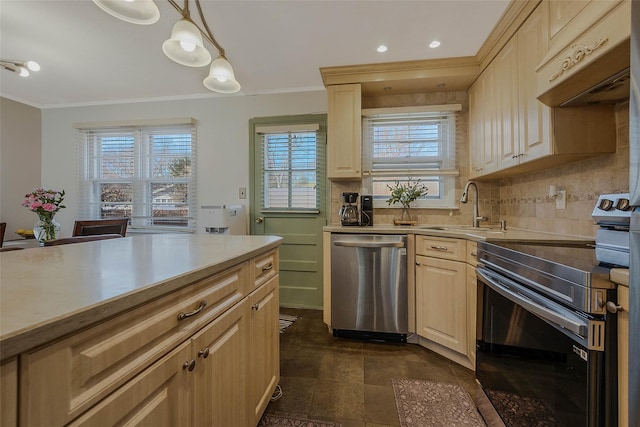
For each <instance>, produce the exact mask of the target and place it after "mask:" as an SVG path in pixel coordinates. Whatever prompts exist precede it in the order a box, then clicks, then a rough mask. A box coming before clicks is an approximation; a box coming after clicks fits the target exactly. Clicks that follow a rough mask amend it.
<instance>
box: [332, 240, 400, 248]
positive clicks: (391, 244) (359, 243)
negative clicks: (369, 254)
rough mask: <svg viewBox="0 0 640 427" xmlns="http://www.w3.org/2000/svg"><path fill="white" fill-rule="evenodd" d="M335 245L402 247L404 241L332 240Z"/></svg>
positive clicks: (350, 246)
mask: <svg viewBox="0 0 640 427" xmlns="http://www.w3.org/2000/svg"><path fill="white" fill-rule="evenodd" d="M333 244H334V245H336V246H346V247H349V248H403V247H404V242H366V241H362V240H334V242H333Z"/></svg>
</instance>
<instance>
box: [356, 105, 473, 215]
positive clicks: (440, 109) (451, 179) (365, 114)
mask: <svg viewBox="0 0 640 427" xmlns="http://www.w3.org/2000/svg"><path fill="white" fill-rule="evenodd" d="M461 111H462V104H439V105H427V106H414V107H392V108H370V109H363V110H362V122H363V125H362V128H363V136H362V139H363V157H362V163H363V164H362V170H363V173H362V177H363V179H362V181H363V190H364V191H363V192H364V193H365V194H369V193H371V194H373V192H372V191H371V190H372V188H373V179H374V177H385V176H386V177H407V178H411V180H412V181H415V180H417V179H422V178H428V177H433V176H438V177H442V178H444V179H443V180H441V181H442V193H443V194H442V196H441V197H439V198H438V199H437V201H436V200H434V199H430V200H429V199H428V198H427V199H420V200H416V201H414V202H413V203H412V204H411V207H412V208H428V209H447V210H450V209H457V208H458V206H457V204H456V200H455V177H457V176H459V175H460V171H459V169H458V168H457V167H456V166H457V164H458V159H457V156H456V157H454V159H453V161H452V167H449V168H445V169H419V168H417V169H416V168H389V169H386V170H377V171H373V170H372V168H373V167H372V166H371V167H370V166H369V165H372V148H371V147H369V145H370V142H371V141H369V140H368V139H367V132H366V130H367V128H368V126H367V121H368V120H370V119H371V118H375V117H388V118H392V117H393V116H398V118H410V117H411V116H418V115H422V114H425V113H427V114H428V113H443V114H447V115H448V116H450V117H451V118H452V120H453V121H454V123H453V125H454V132H453V133H452V134H451V135H450V137H449V138H450V140H449V141H448V144H449V148H450V149H451V151H452V152H453V153H454V154H455V153H456V152H457V150H456V141H457V136H458V133H459V132H460V130H459V127H458V126H457V123H456V121H457V117H458V113H459V112H461ZM427 197H428V196H427ZM373 206H374V208H376V209H379V208H383V209H397V208H399V205H388V204H387V203H386V201H385V200H382V199H376V198H374V200H373Z"/></svg>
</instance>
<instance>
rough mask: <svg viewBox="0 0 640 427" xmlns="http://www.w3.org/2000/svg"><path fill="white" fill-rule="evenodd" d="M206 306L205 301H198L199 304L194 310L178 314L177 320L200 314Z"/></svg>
mask: <svg viewBox="0 0 640 427" xmlns="http://www.w3.org/2000/svg"><path fill="white" fill-rule="evenodd" d="M206 306H207V302H206V301H205V300H202V301H200V304H199V305H198V308H196V309H195V310H193V311H192V312H190V313H184V312H180V313H179V314H178V320H184V319H186V318H187V317H191V316H195V315H196V314H198V313H200V312H201V311H202V309H203V308H205V307H206Z"/></svg>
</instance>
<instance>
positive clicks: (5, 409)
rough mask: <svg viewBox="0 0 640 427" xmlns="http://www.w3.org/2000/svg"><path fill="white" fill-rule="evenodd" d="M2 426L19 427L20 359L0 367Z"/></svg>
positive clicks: (0, 416) (0, 420) (0, 414)
mask: <svg viewBox="0 0 640 427" xmlns="http://www.w3.org/2000/svg"><path fill="white" fill-rule="evenodd" d="M0 392H2V393H0V426H2V427H14V426H17V425H18V359H17V358H15V357H14V358H13V359H11V360H10V361H9V362H6V363H4V364H3V365H2V366H0Z"/></svg>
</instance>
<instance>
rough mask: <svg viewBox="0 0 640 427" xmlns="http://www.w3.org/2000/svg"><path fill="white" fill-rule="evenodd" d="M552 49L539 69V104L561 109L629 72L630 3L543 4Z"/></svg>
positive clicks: (579, 0) (549, 0) (551, 0)
mask: <svg viewBox="0 0 640 427" xmlns="http://www.w3.org/2000/svg"><path fill="white" fill-rule="evenodd" d="M540 8H541V9H542V10H543V11H544V12H543V13H545V14H546V15H547V17H548V22H549V24H548V33H547V35H548V40H549V49H548V50H547V52H546V54H545V56H544V58H543V59H542V60H541V62H540V63H539V64H538V66H537V88H538V91H537V93H538V95H537V96H538V99H540V100H541V101H543V102H544V103H545V104H546V105H549V106H558V105H561V103H563V102H564V101H566V100H568V99H571V98H572V97H574V96H576V95H579V94H580V93H582V92H584V91H585V90H587V89H589V88H591V87H593V86H594V85H596V84H598V83H600V82H602V81H603V80H605V79H606V78H609V77H611V76H613V75H614V74H615V73H617V72H619V71H621V70H624V69H625V68H627V67H629V49H630V47H629V45H630V42H629V40H630V34H631V18H630V16H631V0H606V1H603V0H570V1H568V0H567V1H558V0H544V1H543V2H542V4H541V6H540Z"/></svg>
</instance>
